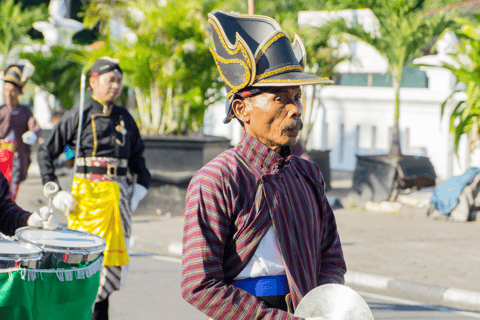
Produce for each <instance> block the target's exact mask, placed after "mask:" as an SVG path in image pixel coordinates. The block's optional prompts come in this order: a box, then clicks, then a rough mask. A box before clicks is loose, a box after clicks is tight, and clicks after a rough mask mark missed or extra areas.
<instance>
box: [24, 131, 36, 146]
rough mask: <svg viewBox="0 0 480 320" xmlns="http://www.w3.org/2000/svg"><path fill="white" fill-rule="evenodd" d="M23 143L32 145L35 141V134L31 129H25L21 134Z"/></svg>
mask: <svg viewBox="0 0 480 320" xmlns="http://www.w3.org/2000/svg"><path fill="white" fill-rule="evenodd" d="M22 140H23V142H24V143H26V144H28V145H31V146H33V145H34V144H35V142H37V135H36V134H35V132H33V131H27V132H25V133H24V134H23V135H22Z"/></svg>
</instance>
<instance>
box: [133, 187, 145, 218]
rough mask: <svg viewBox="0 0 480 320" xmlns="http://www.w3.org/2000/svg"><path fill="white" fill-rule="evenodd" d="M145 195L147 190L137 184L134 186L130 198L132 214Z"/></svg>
mask: <svg viewBox="0 0 480 320" xmlns="http://www.w3.org/2000/svg"><path fill="white" fill-rule="evenodd" d="M130 188H131V187H130ZM130 191H131V190H130ZM146 195H147V188H145V187H144V186H142V185H141V184H138V183H137V184H135V188H134V189H133V194H132V198H131V200H130V208H132V212H133V211H135V210H137V208H138V204H139V203H140V200H142V199H143V198H145V196H146Z"/></svg>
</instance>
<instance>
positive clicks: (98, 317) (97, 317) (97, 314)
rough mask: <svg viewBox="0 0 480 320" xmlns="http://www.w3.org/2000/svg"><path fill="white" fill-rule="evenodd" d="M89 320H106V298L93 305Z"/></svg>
mask: <svg viewBox="0 0 480 320" xmlns="http://www.w3.org/2000/svg"><path fill="white" fill-rule="evenodd" d="M91 320H108V297H107V298H106V299H105V300H102V301H99V302H97V303H95V306H94V308H93V314H92V318H91Z"/></svg>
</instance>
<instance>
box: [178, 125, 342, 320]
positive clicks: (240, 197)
mask: <svg viewBox="0 0 480 320" xmlns="http://www.w3.org/2000/svg"><path fill="white" fill-rule="evenodd" d="M288 151H289V150H288ZM288 153H289V155H288V156H287V157H285V158H284V157H282V156H280V154H278V153H276V152H273V151H272V150H270V149H269V148H268V147H266V146H265V145H264V144H262V143H261V142H259V141H258V140H256V139H254V138H253V137H252V136H250V135H249V134H247V133H245V132H244V133H243V135H242V140H241V141H240V143H239V144H238V145H237V147H236V148H234V149H230V150H227V151H225V152H223V153H222V154H221V155H219V156H218V157H216V158H215V159H214V160H212V161H211V162H210V163H208V164H207V165H206V166H204V167H203V168H202V169H201V170H200V171H199V172H197V174H196V175H195V176H194V178H193V179H192V181H191V182H190V185H189V187H188V191H187V198H186V208H185V225H184V230H183V258H182V265H183V271H182V275H183V278H182V295H183V297H184V299H185V300H186V301H187V302H189V303H190V304H192V305H193V306H194V307H196V308H197V309H199V310H200V311H202V312H204V313H205V314H207V315H208V316H210V317H212V318H213V319H248V320H251V319H299V318H296V317H294V316H293V315H292V314H289V313H287V312H285V311H281V310H279V309H273V308H268V307H266V305H265V304H264V303H263V302H262V301H261V300H260V299H258V298H256V297H255V296H253V295H251V294H249V293H248V292H246V291H244V290H242V289H239V288H237V287H235V286H233V285H231V283H232V280H233V279H234V278H235V277H236V276H237V275H238V274H239V273H240V271H241V270H242V269H243V268H244V267H245V266H246V265H247V263H248V262H249V261H250V259H251V258H252V256H253V254H254V253H255V250H256V248H257V246H258V244H259V242H260V240H261V239H262V237H263V236H264V235H265V233H266V232H267V231H268V229H269V227H270V226H271V225H273V228H274V231H275V235H276V237H277V239H278V242H279V245H280V251H281V253H282V257H283V260H284V264H285V271H286V275H287V279H288V284H289V289H290V293H291V295H292V300H293V303H294V306H297V305H298V302H299V301H300V300H301V299H302V297H303V296H305V294H307V293H308V292H309V291H310V290H312V289H313V288H315V287H317V286H319V285H321V284H326V283H341V284H343V282H344V274H345V272H346V266H345V261H344V259H343V252H342V247H341V244H340V239H339V236H338V233H337V227H336V223H335V217H334V215H333V212H332V209H331V208H330V205H329V203H328V201H327V199H326V197H325V193H324V182H323V178H322V175H321V173H320V171H319V169H318V167H317V166H316V165H315V164H313V163H312V162H309V161H306V160H303V159H300V158H298V157H296V156H292V155H291V154H290V152H288Z"/></svg>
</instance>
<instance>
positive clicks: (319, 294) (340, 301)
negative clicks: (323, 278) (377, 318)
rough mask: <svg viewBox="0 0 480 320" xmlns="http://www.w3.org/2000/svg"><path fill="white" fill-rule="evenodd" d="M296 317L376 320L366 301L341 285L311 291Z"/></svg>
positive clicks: (296, 312)
mask: <svg viewBox="0 0 480 320" xmlns="http://www.w3.org/2000/svg"><path fill="white" fill-rule="evenodd" d="M294 315H295V316H296V317H302V318H309V317H311V318H313V317H322V318H323V319H325V320H374V319H373V314H372V311H370V308H369V307H368V305H367V303H366V302H365V300H363V298H362V297H361V296H360V295H359V294H358V293H356V292H355V291H354V290H352V289H350V288H349V287H347V286H343V285H340V284H326V285H323V286H319V287H316V288H315V289H313V290H311V291H310V292H309V293H307V295H305V297H303V299H302V301H300V303H299V304H298V306H297V308H296V310H295V314H294Z"/></svg>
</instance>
